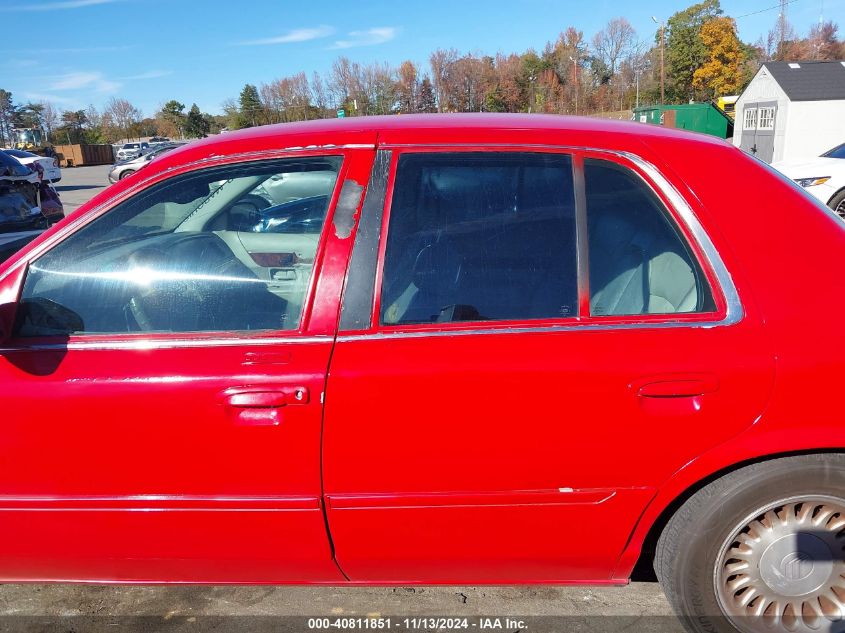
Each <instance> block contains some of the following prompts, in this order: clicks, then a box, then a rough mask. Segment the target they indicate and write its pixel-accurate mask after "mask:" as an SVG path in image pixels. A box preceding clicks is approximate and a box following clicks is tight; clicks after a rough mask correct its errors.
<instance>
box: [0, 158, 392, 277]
mask: <svg viewBox="0 0 845 633" xmlns="http://www.w3.org/2000/svg"><path fill="white" fill-rule="evenodd" d="M375 148H376V146H375V145H374V144H369V143H357V144H356V143H350V144H347V145H309V146H293V147H280V148H271V149H262V150H257V151H248V152H238V153H236V154H212V155H210V156H205V157H204V158H198V159H196V160H193V161H191V162H189V163H183V164H181V165H173V166H172V167H168V168H167V169H165V170H163V171H157V172H155V173H153V174H151V175H149V176H146V177H145V178H144V179H143V180H140V181H139V182H137V183H135V184H134V185H132V186H131V187H129V188H128V189H126V191H123V192H121V193H120V194H119V195H118V196H116V197H114V198H110V199H108V200H106V201H105V202H101V203H100V204H98V205H97V206H95V207H92V208H91V209H89V210H88V211H86V212H85V213H84V214H82V215H81V216H79V217H75V218H73V219H71V220H68V221H67V222H65V223H64V224H63V226H62V228H61V229H60V230H59V231H57V232H56V234H55V235H53V236H52V237H51V239H50V240H48V241H46V242H44V243H42V244H39V245H38V246H37V247H36V248H35V249H34V250H32V251H31V252H30V253H28V257H27V259H26V260H24V261H21V262H19V263H18V264H17V265H15V266H13V267H12V268H9V269H8V270H6V271H5V272H4V273H2V274H0V281H2V280H3V279H5V278H6V277H8V276H9V275H10V274H12V272H13V271H15V270H17V268H18V267H19V266H26V265H29V263H30V262H32V261H34V260H35V259H38V258H39V257H41V255H43V254H44V253H45V252H46V251H48V250H50V249H51V248H53V247H54V246H55V245H56V244H58V243H59V242H61V241H62V240H64V239H65V238H66V237H68V236H69V235H70V234H71V233H74V232H76V231H77V230H78V229H80V228H82V227H83V226H85V225H87V224H90V223H91V222H93V221H94V220H96V219H98V218H99V217H100V216H101V215H103V214H104V213H106V212H107V211H109V210H111V209H113V208H114V207H116V206H117V205H119V204H123V203H124V202H126V200H128V199H129V198H130V197H132V196H134V195H135V194H136V193H138V192H139V191H141V190H143V189H146V188H147V187H148V186H149V184H150V183H151V182H153V181H155V180H157V179H158V178H160V177H169V175H170V174H172V172H175V171H177V170H178V171H183V173H185V174H187V173H189V172H194V171H198V170H200V169H203V168H205V167H208V166H211V167H216V166H218V163H220V161H228V162H226V163H221V164H222V165H224V166H225V165H230V164H242V163H249V162H252V161H261V160H276V159H280V160H283V159H285V158H289V157H291V156H290V154H296V153H297V152H315V151H325V152H333V151H334V152H336V151H341V150H356V149H363V150H374V149H375ZM291 158H292V157H291ZM338 173H339V172H338ZM142 175H143V174H142ZM86 204H87V203H86ZM74 213H75V212H74Z"/></svg>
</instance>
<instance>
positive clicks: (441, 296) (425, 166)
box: [381, 152, 578, 324]
mask: <svg viewBox="0 0 845 633" xmlns="http://www.w3.org/2000/svg"><path fill="white" fill-rule="evenodd" d="M577 304H578V302H577V274H576V251H575V204H574V193H573V185H572V163H571V158H570V157H569V156H567V155H561V154H546V153H521V152H520V153H517V152H514V153H499V152H496V153H493V152H483V153H424V154H406V155H404V156H402V157H400V159H399V164H398V168H397V172H396V179H395V184H394V193H393V201H392V206H391V211H390V220H389V226H388V234H387V244H386V253H385V261H384V275H383V285H382V295H381V322H382V323H384V324H406V323H432V322H435V323H443V322H451V321H485V320H506V319H507V320H518V319H543V318H561V317H571V316H575V315H576V313H577Z"/></svg>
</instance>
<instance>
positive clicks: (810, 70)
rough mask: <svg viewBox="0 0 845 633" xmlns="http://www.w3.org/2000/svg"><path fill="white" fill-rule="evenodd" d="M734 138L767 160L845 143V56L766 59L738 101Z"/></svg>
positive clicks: (804, 154) (817, 151) (818, 152)
mask: <svg viewBox="0 0 845 633" xmlns="http://www.w3.org/2000/svg"><path fill="white" fill-rule="evenodd" d="M733 143H734V145H736V146H737V147H741V148H742V149H744V150H746V151H748V152H751V153H753V154H755V155H756V156H757V157H759V158H761V159H762V160H764V161H766V162H767V163H773V162H777V161H781V160H796V159H801V158H810V157H814V156H819V155H821V154H823V153H824V152H826V151H827V150H829V149H830V148H832V147H834V146H836V145H839V144H840V143H845V61H841V62H840V61H834V62H766V63H765V64H763V65H762V66H761V67H760V70H758V71H757V74H756V75H754V79H752V80H751V83H749V84H748V87H747V88H746V89H745V90H744V91H743V93H742V94H741V95H740V96H739V99H737V101H736V125H735V126H734V137H733Z"/></svg>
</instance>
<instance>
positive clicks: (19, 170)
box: [0, 151, 32, 176]
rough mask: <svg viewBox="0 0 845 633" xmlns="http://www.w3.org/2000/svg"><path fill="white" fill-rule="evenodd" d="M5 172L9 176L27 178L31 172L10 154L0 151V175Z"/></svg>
mask: <svg viewBox="0 0 845 633" xmlns="http://www.w3.org/2000/svg"><path fill="white" fill-rule="evenodd" d="M2 172H6V174H8V175H9V176H28V175H29V174H31V173H32V170H31V169H30V168H29V167H27V166H26V165H24V164H23V163H21V162H20V161H19V160H18V159H17V158H15V157H14V156H11V155H10V154H8V153H6V152H3V151H0V175H2Z"/></svg>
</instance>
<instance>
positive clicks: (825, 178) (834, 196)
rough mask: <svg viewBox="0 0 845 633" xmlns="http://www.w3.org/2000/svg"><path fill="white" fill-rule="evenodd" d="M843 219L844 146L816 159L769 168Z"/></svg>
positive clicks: (844, 207)
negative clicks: (804, 190)
mask: <svg viewBox="0 0 845 633" xmlns="http://www.w3.org/2000/svg"><path fill="white" fill-rule="evenodd" d="M772 167H774V168H775V169H777V170H779V171H781V172H783V173H784V174H785V175H786V176H787V177H789V178H792V179H793V180H794V181H795V182H797V183H798V184H799V185H801V186H802V187H804V188H805V189H806V190H807V193H809V194H812V195H813V196H815V197H816V198H818V199H819V200H821V201H822V202H823V203H824V204H826V205H827V206H829V207H830V208H831V209H833V210H834V211H835V212H836V214H837V215H838V216H840V217H841V218H843V219H845V143H842V144H841V145H837V146H836V147H834V148H833V149H831V150H828V151H827V152H825V153H824V154H822V155H821V156H819V157H818V158H812V159H809V160H799V161H782V162H779V163H775V164H774V165H772Z"/></svg>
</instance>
